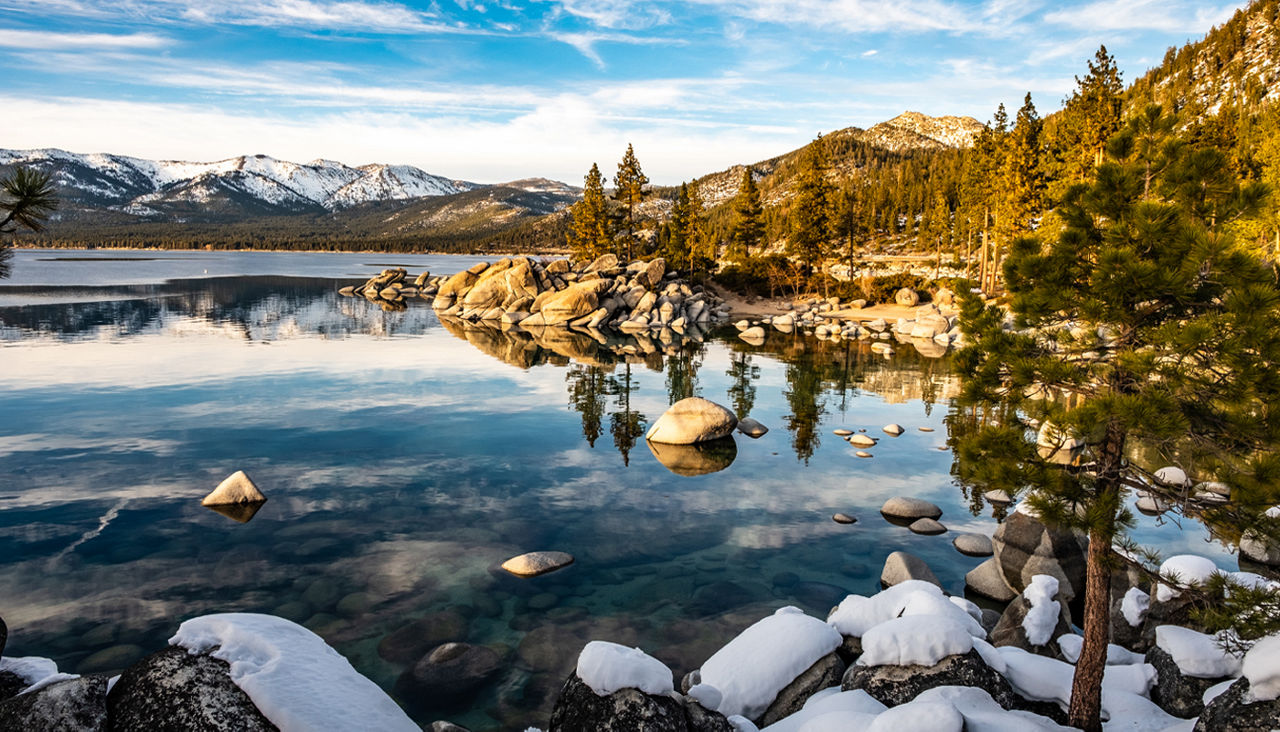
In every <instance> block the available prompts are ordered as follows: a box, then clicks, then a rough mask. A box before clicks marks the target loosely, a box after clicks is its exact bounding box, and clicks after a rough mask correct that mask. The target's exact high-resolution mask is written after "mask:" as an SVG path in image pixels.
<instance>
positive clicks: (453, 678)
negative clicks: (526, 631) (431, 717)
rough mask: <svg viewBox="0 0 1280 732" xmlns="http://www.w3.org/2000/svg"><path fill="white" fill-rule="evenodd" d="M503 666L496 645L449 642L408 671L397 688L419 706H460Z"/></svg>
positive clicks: (498, 672)
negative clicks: (495, 648)
mask: <svg viewBox="0 0 1280 732" xmlns="http://www.w3.org/2000/svg"><path fill="white" fill-rule="evenodd" d="M502 669H503V665H502V657H501V656H499V655H498V652H497V651H495V650H493V649H492V648H489V647H487V646H473V645H471V644H470V643H445V644H444V645H441V646H437V647H436V648H435V650H433V651H431V652H430V653H428V654H427V655H425V656H423V657H422V658H421V659H419V660H418V662H417V663H415V664H414V665H413V667H412V668H410V669H408V670H407V671H405V672H404V673H403V674H402V675H401V676H400V679H399V680H398V681H397V682H396V688H397V690H399V691H400V693H401V695H403V696H404V697H406V698H407V699H408V700H409V701H410V702H411V703H412V704H414V705H416V706H420V707H424V708H429V709H439V710H448V709H459V708H464V707H466V705H467V703H468V702H470V700H471V697H472V696H473V695H474V694H475V693H476V692H477V691H479V690H480V689H481V688H482V687H483V686H484V685H485V684H487V683H489V682H490V681H492V680H493V679H494V678H495V677H497V675H498V674H500V673H501V672H502Z"/></svg>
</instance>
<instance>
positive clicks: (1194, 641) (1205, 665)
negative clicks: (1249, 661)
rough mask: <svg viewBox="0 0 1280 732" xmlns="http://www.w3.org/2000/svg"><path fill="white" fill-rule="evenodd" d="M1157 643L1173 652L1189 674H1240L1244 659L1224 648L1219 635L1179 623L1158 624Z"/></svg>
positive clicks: (1209, 676)
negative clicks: (1241, 660) (1208, 633)
mask: <svg viewBox="0 0 1280 732" xmlns="http://www.w3.org/2000/svg"><path fill="white" fill-rule="evenodd" d="M1156 645H1157V646H1159V647H1160V649H1161V650H1163V651H1164V652H1165V653H1168V654H1169V655H1170V656H1173V662H1174V663H1176V664H1178V670H1180V671H1181V672H1182V673H1183V674H1184V675H1186V676H1194V677H1195V678H1197V679H1220V678H1222V677H1224V676H1238V675H1240V659H1239V658H1237V657H1236V656H1233V655H1231V654H1230V653H1227V652H1226V651H1224V650H1222V646H1220V645H1218V638H1216V637H1215V636H1212V635H1205V634H1204V633H1199V632H1196V631H1194V630H1192V629H1190V628H1183V627H1180V626H1177V625H1161V626H1160V627H1158V628H1156Z"/></svg>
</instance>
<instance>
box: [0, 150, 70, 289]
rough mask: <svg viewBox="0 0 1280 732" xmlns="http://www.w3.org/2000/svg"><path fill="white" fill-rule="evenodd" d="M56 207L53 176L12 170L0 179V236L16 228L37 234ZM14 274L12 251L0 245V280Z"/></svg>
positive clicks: (20, 169) (56, 195)
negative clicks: (0, 216)
mask: <svg viewBox="0 0 1280 732" xmlns="http://www.w3.org/2000/svg"><path fill="white" fill-rule="evenodd" d="M57 208H58V194H57V193H56V192H55V191H54V188H53V177H52V176H50V175H49V174H48V173H41V172H39V171H36V170H32V169H30V168H23V167H19V168H14V170H13V172H12V173H10V174H9V175H6V176H5V177H4V178H0V212H2V213H4V218H3V219H0V236H2V235H4V234H12V233H14V232H16V231H17V230H18V229H30V230H31V231H40V230H42V229H44V222H45V221H47V220H48V219H49V214H51V213H53V211H54V210H55V209H57ZM12 272H13V249H12V248H11V247H10V246H9V245H8V244H7V243H4V242H0V279H5V278H7V277H9V275H10V274H12Z"/></svg>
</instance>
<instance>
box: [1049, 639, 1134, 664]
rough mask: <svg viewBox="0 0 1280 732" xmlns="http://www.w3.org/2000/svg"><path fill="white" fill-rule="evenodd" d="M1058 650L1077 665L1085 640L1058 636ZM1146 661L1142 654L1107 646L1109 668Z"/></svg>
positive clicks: (1119, 647) (1112, 645)
mask: <svg viewBox="0 0 1280 732" xmlns="http://www.w3.org/2000/svg"><path fill="white" fill-rule="evenodd" d="M1058 648H1060V649H1061V650H1062V655H1063V656H1064V657H1065V658H1066V659H1067V660H1068V661H1070V662H1071V663H1075V662H1076V661H1078V660H1079V659H1080V652H1081V651H1082V650H1084V638H1083V637H1081V636H1078V635H1074V634H1072V635H1068V634H1065V633H1064V634H1063V635H1060V636H1058ZM1145 661H1146V658H1145V657H1144V656H1143V655H1142V654H1141V653H1134V652H1133V651H1131V650H1129V649H1128V648H1124V647H1123V646H1117V645H1116V644H1114V643H1108V644H1107V665H1108V666H1125V665H1128V664H1133V663H1144V662H1145Z"/></svg>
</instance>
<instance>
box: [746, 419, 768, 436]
mask: <svg viewBox="0 0 1280 732" xmlns="http://www.w3.org/2000/svg"><path fill="white" fill-rule="evenodd" d="M738 431H739V432H741V433H742V434H744V435H746V436H747V437H764V435H765V433H767V432H768V431H769V428H768V427H765V426H764V425H762V424H760V423H759V422H758V421H756V420H754V419H752V418H750V417H743V418H742V419H740V420H738Z"/></svg>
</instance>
